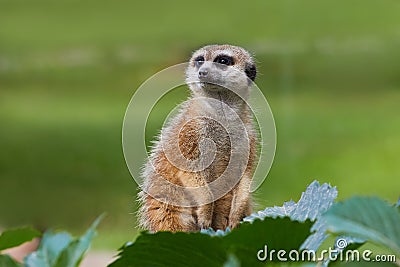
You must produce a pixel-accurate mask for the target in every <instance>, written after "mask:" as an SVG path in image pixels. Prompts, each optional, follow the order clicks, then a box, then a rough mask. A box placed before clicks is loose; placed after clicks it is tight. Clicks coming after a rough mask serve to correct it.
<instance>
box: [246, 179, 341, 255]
mask: <svg viewBox="0 0 400 267" xmlns="http://www.w3.org/2000/svg"><path fill="white" fill-rule="evenodd" d="M337 195H338V191H337V189H336V187H332V186H331V185H329V184H326V183H324V184H322V185H320V184H319V182H318V181H313V182H312V183H311V184H310V185H309V186H308V187H307V189H306V191H305V192H303V193H302V194H301V197H300V200H299V201H298V202H297V203H296V202H294V201H292V200H291V201H289V202H285V203H284V204H283V206H282V207H277V206H275V207H271V208H266V209H264V210H262V211H259V212H257V213H253V214H251V215H250V216H248V217H246V218H244V221H250V222H251V221H253V220H254V219H257V218H260V219H263V218H266V217H272V218H276V217H283V216H288V217H290V218H291V219H292V220H296V221H301V222H302V221H305V220H307V219H308V220H311V221H316V223H315V224H314V225H313V227H312V228H311V231H312V232H314V234H312V235H310V236H309V237H308V238H307V240H306V241H305V242H304V243H303V244H302V246H301V249H308V250H314V251H316V250H317V249H318V248H319V246H320V245H321V244H322V242H323V241H324V240H325V239H326V238H327V236H328V235H327V234H326V233H325V232H326V225H325V223H324V221H323V220H321V219H320V217H321V214H322V213H324V212H325V211H327V210H328V209H329V208H330V207H331V206H332V204H333V201H334V200H335V199H336V197H337Z"/></svg>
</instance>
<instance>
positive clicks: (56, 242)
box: [24, 216, 103, 267]
mask: <svg viewBox="0 0 400 267" xmlns="http://www.w3.org/2000/svg"><path fill="white" fill-rule="evenodd" d="M102 218H103V216H99V217H98V218H97V219H96V220H95V222H94V223H93V224H92V226H91V227H90V228H89V229H88V230H87V232H86V233H85V234H84V235H83V236H82V237H80V238H79V239H75V240H74V239H73V238H72V236H71V235H70V234H68V233H67V232H60V233H54V232H53V231H47V232H46V233H45V234H44V235H43V239H42V241H41V243H40V246H39V248H38V250H37V251H35V252H33V253H31V254H29V255H28V256H27V257H25V259H24V263H25V266H26V267H75V266H78V265H79V263H80V261H81V260H82V257H83V255H84V253H85V252H86V251H87V249H88V248H89V245H90V242H91V240H92V238H93V236H94V235H95V228H96V227H97V225H98V224H99V222H100V220H101V219H102Z"/></svg>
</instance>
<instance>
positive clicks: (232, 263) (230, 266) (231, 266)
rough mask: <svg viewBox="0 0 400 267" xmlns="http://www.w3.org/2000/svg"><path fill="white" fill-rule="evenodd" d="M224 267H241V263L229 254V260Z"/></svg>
mask: <svg viewBox="0 0 400 267" xmlns="http://www.w3.org/2000/svg"><path fill="white" fill-rule="evenodd" d="M224 267H240V262H239V260H238V258H236V257H235V255H233V254H229V255H228V259H227V260H226V261H225V263H224Z"/></svg>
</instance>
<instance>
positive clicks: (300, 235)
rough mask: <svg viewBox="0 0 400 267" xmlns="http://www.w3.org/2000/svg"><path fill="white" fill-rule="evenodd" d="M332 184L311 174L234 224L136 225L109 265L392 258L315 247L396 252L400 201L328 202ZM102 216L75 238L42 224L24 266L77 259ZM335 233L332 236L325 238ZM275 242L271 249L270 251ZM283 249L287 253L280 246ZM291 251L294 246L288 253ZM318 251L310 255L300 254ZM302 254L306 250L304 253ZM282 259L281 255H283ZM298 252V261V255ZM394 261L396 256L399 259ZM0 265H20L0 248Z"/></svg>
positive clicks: (19, 233)
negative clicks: (193, 227)
mask: <svg viewBox="0 0 400 267" xmlns="http://www.w3.org/2000/svg"><path fill="white" fill-rule="evenodd" d="M336 197H337V190H336V188H335V187H331V186H330V185H328V184H322V185H320V184H319V183H318V182H313V183H312V184H310V185H309V186H308V188H307V189H306V191H305V192H304V193H303V194H302V196H301V198H300V200H299V201H298V202H297V203H296V202H294V201H289V202H285V203H284V204H283V206H282V207H276V206H275V207H270V208H266V209H264V210H262V211H259V212H257V213H254V214H252V215H250V216H248V217H246V218H244V220H243V222H242V224H241V225H240V227H238V228H237V229H233V230H232V231H230V230H229V229H227V230H226V231H221V230H218V231H214V230H212V229H207V230H203V231H201V232H198V233H183V232H179V233H171V232H158V233H149V232H142V233H141V234H140V235H139V236H138V237H137V239H136V240H135V241H134V242H128V243H127V244H126V245H124V246H123V247H122V248H121V249H120V253H119V255H118V258H117V259H116V260H115V261H114V262H113V263H111V264H110V265H109V267H130V266H160V267H162V266H166V267H167V266H176V267H179V266H188V265H190V266H199V267H200V266H210V267H213V266H224V267H239V266H263V265H265V264H266V263H269V264H273V265H279V266H282V265H284V266H286V265H291V266H293V265H294V266H328V265H329V266H332V265H334V266H368V265H373V266H395V264H396V262H386V263H385V262H373V261H372V260H373V257H374V256H373V255H372V256H370V258H371V262H366V261H365V260H364V261H363V259H361V261H360V262H356V261H349V262H344V261H340V262H339V261H335V260H334V259H332V257H330V258H328V257H327V254H325V257H320V254H319V252H321V250H327V249H331V250H333V251H332V252H333V254H332V255H333V256H336V258H339V256H340V255H344V254H345V253H346V252H348V251H349V250H355V249H359V247H360V246H361V245H363V244H364V243H374V244H375V245H377V246H379V247H381V248H382V249H383V250H384V251H387V252H388V253H390V254H388V255H393V256H395V257H396V258H397V259H399V258H400V207H399V204H400V202H399V203H398V204H397V206H391V205H389V204H388V203H386V202H385V201H383V200H381V199H379V198H375V197H353V198H350V199H348V200H345V201H343V202H339V203H334V200H335V198H336ZM99 221H100V218H99V219H97V220H96V221H95V222H94V223H93V225H92V226H91V227H90V228H89V230H88V231H87V232H86V234H85V235H83V236H82V237H80V238H79V239H75V240H74V239H73V238H72V237H71V236H70V235H69V234H68V233H66V232H60V233H56V232H53V231H48V232H46V233H45V234H44V235H43V236H42V240H41V243H40V246H39V248H38V250H37V251H35V252H33V253H31V254H30V255H28V256H27V257H26V258H25V259H24V265H23V266H26V267H76V266H79V263H80V261H81V260H82V257H83V255H84V253H85V252H86V251H87V249H88V248H89V245H90V242H91V240H92V238H93V236H94V234H95V228H96V226H97V225H98V223H99ZM38 236H40V233H39V232H37V231H36V230H33V229H30V228H22V229H14V230H9V231H5V232H4V233H2V235H1V236H0V250H4V249H6V248H10V247H13V246H17V245H19V244H22V243H24V242H26V241H29V240H31V239H32V238H35V237H38ZM329 236H332V237H336V238H337V239H336V242H335V244H329V242H325V241H327V238H328V237H329ZM273 250H274V252H272V251H273ZM279 250H283V251H285V252H286V254H280V256H278V255H279V253H278V251H279ZM290 251H293V254H291V255H290V254H289V252H290ZM305 251H306V252H307V251H312V252H316V259H314V258H310V257H308V258H307V257H305V258H301V255H303V252H305ZM306 255H308V254H306ZM282 259H286V262H284V261H283V260H282ZM299 260H300V261H299ZM397 264H399V262H397ZM0 266H1V267H3V266H4V267H20V266H22V265H21V264H19V263H17V262H15V261H14V260H13V259H12V258H11V257H9V256H8V255H0Z"/></svg>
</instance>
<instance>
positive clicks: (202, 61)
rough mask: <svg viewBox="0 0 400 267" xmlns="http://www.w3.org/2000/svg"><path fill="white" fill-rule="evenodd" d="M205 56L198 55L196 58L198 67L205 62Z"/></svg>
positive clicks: (195, 63)
mask: <svg viewBox="0 0 400 267" xmlns="http://www.w3.org/2000/svg"><path fill="white" fill-rule="evenodd" d="M204 60H205V59H204V57H203V56H198V57H196V58H195V59H194V65H195V66H196V67H200V66H201V65H203V63H204Z"/></svg>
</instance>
